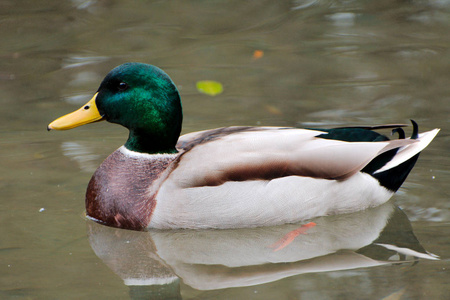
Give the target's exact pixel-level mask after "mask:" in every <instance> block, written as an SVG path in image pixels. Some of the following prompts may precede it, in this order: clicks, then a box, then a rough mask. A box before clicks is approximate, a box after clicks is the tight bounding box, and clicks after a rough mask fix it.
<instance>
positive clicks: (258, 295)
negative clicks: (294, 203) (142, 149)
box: [0, 0, 450, 299]
mask: <svg viewBox="0 0 450 300" xmlns="http://www.w3.org/2000/svg"><path fill="white" fill-rule="evenodd" d="M449 12H450V3H449V2H448V1H408V2H399V1H396V2H392V1H376V2H371V1H314V0H307V1H276V2H275V1H265V2H263V1H196V2H187V1H161V2H158V1H127V2H118V1H108V0H106V1H76V0H73V1H39V2H36V1H12V0H10V1H8V0H5V1H1V2H0V24H1V25H0V32H1V36H2V42H1V44H0V56H1V58H2V59H1V60H0V103H1V104H2V109H1V110H0V117H1V120H2V121H1V122H0V145H1V146H0V159H1V164H0V170H1V171H0V188H1V191H2V197H1V198H0V199H1V200H0V222H1V227H0V231H1V237H2V239H1V242H0V255H1V256H0V257H1V264H0V270H1V271H0V278H1V280H0V298H2V299H82V298H100V299H103V298H111V299H128V298H133V299H139V298H146V299H152V298H156V297H160V298H161V299H167V298H170V297H173V298H183V299H274V298H275V299H276V298H279V299H300V298H301V299H335V298H342V299H346V298H358V299H382V298H384V297H388V296H391V297H393V299H420V298H423V299H425V298H426V299H444V298H445V297H446V295H448V293H449V288H448V286H449V285H448V284H449V283H450V280H449V279H450V277H449V275H448V268H449V264H448V257H449V254H450V247H449V245H450V243H449V242H450V241H449V233H450V226H449V220H450V214H449V204H448V198H449V187H448V182H449V180H450V174H449V170H450V168H449V165H450V164H449V160H448V151H449V135H448V132H449V130H450V125H449V121H448V120H449V118H448V116H449V103H450V102H449V95H450V76H449V73H448V70H449V64H450V51H449V46H450V41H449V37H450V36H449V35H448V32H449V30H450V18H449ZM257 50H258V51H262V53H263V56H262V57H258V56H256V57H254V52H255V51H257ZM259 53H261V52H259ZM126 61H141V62H147V63H152V64H155V65H157V66H159V67H161V68H163V69H164V70H166V71H167V73H168V74H169V75H170V76H171V77H172V79H173V80H174V81H175V83H176V84H177V85H178V87H179V89H180V92H181V96H182V100H183V105H184V116H185V117H184V127H183V132H190V131H195V130H202V129H208V128H215V127H220V126H226V125H281V126H314V125H321V126H334V125H338V126H339V125H349V124H352V125H355V124H382V123H398V122H400V123H407V122H408V120H409V119H410V118H413V119H415V120H416V121H417V122H418V123H419V126H420V127H421V129H422V131H423V130H429V129H432V128H435V127H440V128H442V131H441V132H440V133H439V135H438V136H437V138H436V139H435V140H434V141H433V142H432V143H431V145H430V146H429V147H428V148H427V149H426V150H425V151H424V152H423V153H422V155H421V157H420V159H419V161H418V163H417V165H416V167H415V168H414V170H413V172H412V173H411V174H410V175H409V177H408V179H407V181H406V182H405V184H404V185H403V187H402V188H401V190H400V191H399V192H398V193H397V194H396V195H395V196H394V197H393V201H391V202H389V203H388V204H387V205H384V206H382V207H380V208H376V209H374V210H369V211H367V212H361V213H357V214H352V215H349V216H338V217H331V218H321V219H319V220H315V222H316V223H317V224H318V225H317V226H316V227H314V228H312V230H311V231H310V232H308V234H307V235H300V236H299V237H298V238H296V239H295V240H294V242H293V244H290V245H289V246H287V247H286V248H284V249H282V250H279V251H274V249H273V248H270V247H268V246H270V245H272V244H273V243H274V242H276V241H277V240H278V239H279V238H281V237H282V236H283V235H285V234H286V233H288V232H289V231H290V230H293V229H295V228H298V227H299V226H300V224H298V225H297V226H296V227H295V226H293V225H286V226H280V227H275V228H263V229H253V230H236V231H223V232H215V231H213V232H184V231H181V232H170V233H168V232H150V233H138V232H129V231H123V230H116V229H111V228H107V227H104V226H100V225H97V224H92V223H91V222H89V221H87V220H86V219H85V218H84V192H85V188H86V186H87V182H88V180H89V178H90V176H91V175H92V172H93V171H94V170H95V169H96V167H97V166H98V165H99V164H100V163H101V161H102V160H103V159H104V158H105V157H106V156H107V155H108V154H109V153H111V152H112V151H113V150H115V149H116V148H117V147H119V146H120V145H122V144H123V142H124V139H125V137H126V131H125V130H124V129H123V128H120V127H119V126H116V125H111V124H107V123H106V122H103V123H97V124H93V125H88V126H84V127H80V128H78V129H75V130H71V131H67V132H50V133H48V132H46V131H45V127H46V125H47V124H48V123H49V122H50V121H52V120H53V119H54V118H56V117H58V116H60V115H62V114H64V113H67V112H70V111H72V110H74V109H76V108H78V107H79V106H80V105H82V104H84V103H85V102H86V101H87V100H89V99H90V97H91V96H92V94H93V93H94V92H95V91H96V89H97V87H98V85H99V83H100V81H101V79H102V78H103V77H104V75H105V74H106V73H107V72H108V71H109V70H110V69H111V68H113V67H114V66H116V65H118V64H121V63H123V62H126ZM199 80H216V81H219V82H221V83H222V84H223V86H224V92H223V93H222V94H220V95H217V96H215V97H211V96H207V95H203V94H200V93H199V92H198V91H197V90H196V88H195V83H196V82H197V81H199ZM407 131H408V132H410V130H409V129H407ZM397 207H401V209H402V210H401V211H400V210H398V208H397ZM388 220H389V221H388ZM392 241H401V242H402V245H404V247H405V248H407V249H412V250H414V251H416V252H415V253H413V254H414V255H416V256H418V255H419V254H418V253H422V254H423V253H425V252H424V249H425V250H426V251H428V252H430V253H433V254H436V255H438V256H439V257H440V260H435V259H433V258H434V257H433V256H426V255H419V256H422V258H420V259H418V262H414V261H413V260H414V259H413V256H414V255H411V253H409V254H408V255H398V254H396V252H394V251H392V250H389V249H386V248H385V247H383V246H380V245H379V244H389V243H390V242H391V243H392ZM230 245H231V246H230ZM295 250H297V251H295ZM392 262H394V264H392ZM399 262H402V263H399ZM135 270H138V271H139V272H134V271H135ZM133 272H134V273H133ZM136 274H137V275H136ZM133 276H134V277H133ZM130 278H131V279H133V280H134V281H133V280H131V279H130ZM136 278H138V279H139V280H140V281H139V282H140V284H141V285H137V286H136V283H137V281H136ZM144 279H146V280H147V281H145V280H144ZM152 280H153V281H152ZM161 280H162V281H161ZM161 282H165V283H167V284H165V285H161ZM150 283H151V284H150ZM127 284H128V285H127ZM133 284H134V285H133ZM158 295H159V296H158Z"/></svg>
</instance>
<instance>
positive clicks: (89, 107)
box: [47, 93, 103, 130]
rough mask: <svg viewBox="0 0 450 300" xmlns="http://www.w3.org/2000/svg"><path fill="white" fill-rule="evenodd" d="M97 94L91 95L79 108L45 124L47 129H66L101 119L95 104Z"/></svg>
mask: <svg viewBox="0 0 450 300" xmlns="http://www.w3.org/2000/svg"><path fill="white" fill-rule="evenodd" d="M97 94H98V93H96V94H95V95H94V97H92V99H91V100H89V102H88V103H86V104H85V105H83V106H82V107H81V108H80V109H78V110H76V111H74V112H72V113H70V114H67V115H65V116H62V117H60V118H58V119H56V120H55V121H53V122H51V123H50V124H49V125H48V126H47V130H51V129H55V130H67V129H72V128H75V127H78V126H81V125H84V124H89V123H92V122H97V121H101V120H103V117H102V116H101V115H100V113H99V111H98V109H97V105H96V104H95V99H96V98H97Z"/></svg>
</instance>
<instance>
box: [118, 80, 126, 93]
mask: <svg viewBox="0 0 450 300" xmlns="http://www.w3.org/2000/svg"><path fill="white" fill-rule="evenodd" d="M127 88H128V84H127V83H126V82H121V83H119V85H118V89H119V91H125V90H126V89H127Z"/></svg>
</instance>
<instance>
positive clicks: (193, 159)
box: [48, 63, 439, 230]
mask: <svg viewBox="0 0 450 300" xmlns="http://www.w3.org/2000/svg"><path fill="white" fill-rule="evenodd" d="M182 118H183V117H182V108H181V100H180V95H179V93H178V90H177V88H176V86H175V84H174V83H173V81H172V80H171V79H170V77H169V76H168V75H167V74H166V73H165V72H164V71H162V70H161V69H159V68H157V67H155V66H152V65H148V64H143V63H125V64H123V65H120V66H118V67H116V68H114V69H113V70H112V71H111V72H110V73H108V74H107V76H106V77H105V79H104V80H103V81H102V83H101V84H100V87H99V89H98V90H97V92H96V93H95V95H94V96H93V98H92V99H91V100H90V101H89V102H88V103H87V104H86V105H84V106H82V107H81V108H80V109H78V110H77V111H74V112H72V113H70V114H68V115H65V116H62V117H60V118H58V119H56V120H55V121H53V122H52V123H50V124H49V125H48V130H50V129H56V130H65V129H71V128H74V127H77V126H80V125H84V124H88V123H92V122H97V121H101V120H106V121H108V122H111V123H117V124H120V125H123V126H125V127H126V128H128V129H129V136H128V140H127V141H126V143H125V144H124V145H123V146H121V147H120V148H119V149H117V150H116V151H115V152H113V153H112V154H111V155H110V156H108V157H107V158H106V159H105V161H104V162H103V163H102V164H101V165H100V167H99V168H98V169H97V170H96V171H95V173H94V175H93V176H92V178H91V180H90V182H89V185H88V187H87V192H86V215H87V216H88V218H90V219H92V220H95V221H97V222H99V223H103V224H105V225H109V226H114V227H120V228H126V229H134V230H143V229H146V228H158V229H173V228H238V227H255V226H268V225H277V224H283V223H295V222H299V221H302V220H306V219H311V218H314V217H318V216H325V215H332V214H344V213H350V212H355V211H359V210H364V209H367V208H369V207H374V206H378V205H380V204H382V203H385V202H386V201H388V200H389V198H390V197H391V196H392V195H393V193H394V192H395V191H396V190H397V189H398V188H399V187H400V186H401V184H402V183H403V181H404V180H405V179H406V177H407V175H408V174H409V172H410V171H411V169H412V167H413V166H414V164H415V162H416V160H417V158H418V156H419V153H420V152H421V151H422V150H423V149H424V148H425V147H426V146H427V145H428V144H429V143H430V142H431V141H432V140H433V138H434V137H435V136H436V134H437V133H438V131H439V129H434V130H431V131H428V132H424V133H421V134H419V133H418V126H417V124H416V123H415V122H413V133H412V136H411V138H405V136H404V131H403V130H402V129H401V127H402V126H404V125H401V124H400V125H398V124H395V125H380V126H372V127H344V128H333V129H300V128H285V127H249V126H236V127H226V128H218V129H212V130H205V131H200V132H193V133H189V134H186V135H183V136H181V137H180V136H179V135H180V132H181V125H182ZM381 128H394V130H393V131H396V132H398V134H399V136H400V138H399V139H395V140H389V139H388V138H387V137H386V136H384V135H381V134H379V133H376V132H375V131H373V130H375V129H381Z"/></svg>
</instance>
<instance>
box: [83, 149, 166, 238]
mask: <svg viewBox="0 0 450 300" xmlns="http://www.w3.org/2000/svg"><path fill="white" fill-rule="evenodd" d="M173 159H175V157H174V156H161V157H157V158H155V159H146V158H143V157H142V156H129V155H127V154H125V153H123V152H122V151H121V150H120V149H118V150H116V151H115V152H113V153H112V154H111V155H110V156H109V157H108V158H106V159H105V161H104V162H103V163H102V164H101V165H100V167H99V168H98V169H97V171H95V173H94V175H93V176H92V178H91V180H90V182H89V185H88V188H87V191H86V214H87V215H88V216H89V217H91V218H94V219H96V220H97V221H98V222H100V223H103V224H105V225H108V226H113V227H119V228H125V229H133V230H143V229H145V228H146V227H147V225H148V223H149V222H150V219H151V215H152V212H153V210H154V207H155V205H156V200H155V197H156V193H157V191H158V186H152V184H154V182H155V180H156V179H158V178H159V177H160V176H161V175H162V174H163V173H164V171H165V170H166V168H167V166H168V165H169V164H170V163H171V162H172V161H173Z"/></svg>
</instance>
